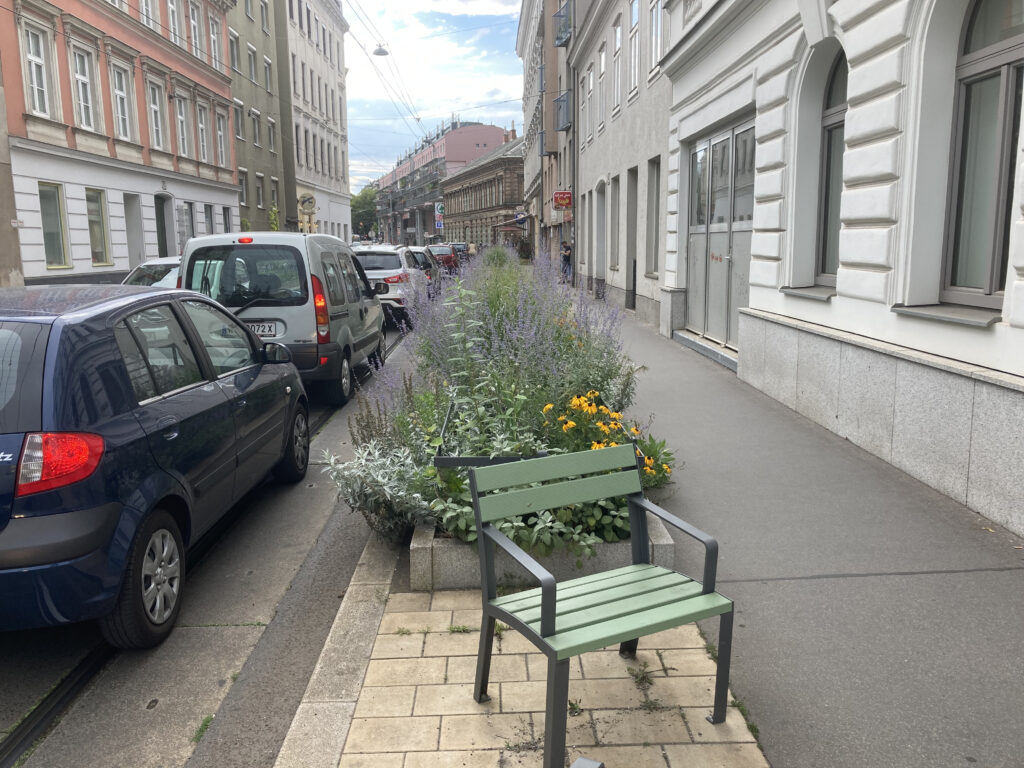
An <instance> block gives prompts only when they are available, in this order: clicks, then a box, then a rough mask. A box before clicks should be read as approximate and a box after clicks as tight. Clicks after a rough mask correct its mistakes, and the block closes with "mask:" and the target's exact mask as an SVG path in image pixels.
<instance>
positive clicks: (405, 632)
mask: <svg viewBox="0 0 1024 768" xmlns="http://www.w3.org/2000/svg"><path fill="white" fill-rule="evenodd" d="M395 634H396V635H411V634H412V630H411V629H408V628H407V627H399V628H398V629H396V630H395Z"/></svg>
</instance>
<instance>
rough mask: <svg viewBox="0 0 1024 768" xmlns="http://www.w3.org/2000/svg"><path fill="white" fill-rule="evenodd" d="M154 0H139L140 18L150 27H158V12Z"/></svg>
mask: <svg viewBox="0 0 1024 768" xmlns="http://www.w3.org/2000/svg"><path fill="white" fill-rule="evenodd" d="M153 2H154V0H139V19H140V20H141V21H142V23H143V24H145V25H146V26H147V27H149V28H150V29H153V28H155V27H156V13H154V8H153Z"/></svg>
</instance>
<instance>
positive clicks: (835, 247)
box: [815, 53, 850, 286]
mask: <svg viewBox="0 0 1024 768" xmlns="http://www.w3.org/2000/svg"><path fill="white" fill-rule="evenodd" d="M849 71H850V68H849V66H848V65H847V63H846V55H845V54H844V53H840V54H839V56H837V57H836V60H835V63H834V64H833V65H832V72H831V73H830V74H829V78H828V86H827V87H826V88H825V104H824V109H823V110H822V113H821V129H822V136H821V213H820V220H819V222H818V264H817V274H816V277H815V282H816V283H817V284H819V285H832V286H834V285H835V284H836V272H837V271H838V270H839V202H840V199H841V198H842V194H843V152H844V150H845V149H846V81H847V78H848V76H849Z"/></svg>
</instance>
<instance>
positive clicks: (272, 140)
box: [267, 117, 277, 152]
mask: <svg viewBox="0 0 1024 768" xmlns="http://www.w3.org/2000/svg"><path fill="white" fill-rule="evenodd" d="M267 149H268V150H269V151H270V152H277V122H276V121H275V120H274V118H272V117H268V118H267Z"/></svg>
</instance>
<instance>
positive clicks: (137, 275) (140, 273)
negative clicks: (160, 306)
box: [124, 264, 178, 288]
mask: <svg viewBox="0 0 1024 768" xmlns="http://www.w3.org/2000/svg"><path fill="white" fill-rule="evenodd" d="M172 273H173V274H172ZM177 279H178V265H177V264H142V265H140V266H138V267H136V268H135V269H134V270H132V273H131V274H130V275H128V279H127V280H125V281H124V284H125V285H156V286H159V287H161V288H163V287H166V288H173V287H174V285H175V283H176V282H177Z"/></svg>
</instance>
